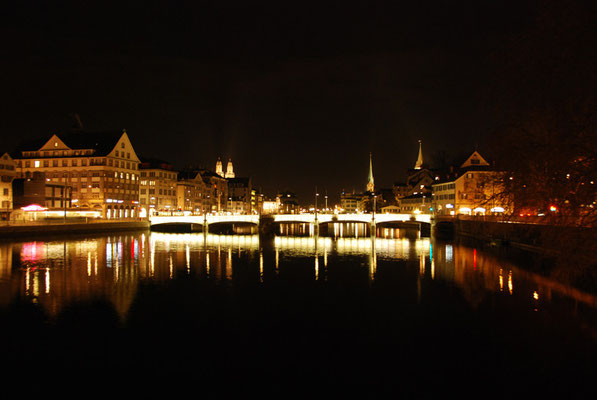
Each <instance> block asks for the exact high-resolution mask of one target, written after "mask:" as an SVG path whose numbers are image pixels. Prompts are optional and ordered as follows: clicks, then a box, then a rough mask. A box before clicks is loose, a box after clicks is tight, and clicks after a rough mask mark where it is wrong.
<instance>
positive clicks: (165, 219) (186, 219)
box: [149, 213, 431, 227]
mask: <svg viewBox="0 0 597 400" xmlns="http://www.w3.org/2000/svg"><path fill="white" fill-rule="evenodd" d="M266 218H267V219H268V222H273V223H304V224H314V225H320V224H326V223H333V222H345V223H349V222H354V223H365V224H382V223H390V222H418V223H424V224H430V223H431V216H430V215H426V214H418V215H412V214H389V213H388V214H378V213H375V214H374V213H371V214H320V213H305V214H272V215H266V216H260V215H257V214H248V215H217V214H216V215H214V214H204V215H154V216H151V217H149V223H150V226H156V225H165V224H191V225H201V226H203V227H205V226H209V225H212V224H222V223H227V224H253V225H260V223H261V222H262V221H263V220H264V219H266Z"/></svg>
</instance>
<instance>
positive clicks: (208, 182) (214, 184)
mask: <svg viewBox="0 0 597 400" xmlns="http://www.w3.org/2000/svg"><path fill="white" fill-rule="evenodd" d="M199 174H200V175H201V179H203V182H205V186H206V199H207V203H208V204H209V206H208V211H209V212H215V213H222V212H225V211H227V209H226V207H227V203H228V201H227V200H228V179H226V178H225V177H223V176H221V175H220V174H217V173H214V172H212V171H209V170H206V169H201V170H199Z"/></svg>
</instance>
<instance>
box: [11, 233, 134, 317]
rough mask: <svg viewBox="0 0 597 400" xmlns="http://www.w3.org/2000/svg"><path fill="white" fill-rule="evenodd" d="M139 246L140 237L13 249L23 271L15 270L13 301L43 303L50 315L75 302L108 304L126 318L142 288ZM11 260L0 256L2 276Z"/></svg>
mask: <svg viewBox="0 0 597 400" xmlns="http://www.w3.org/2000/svg"><path fill="white" fill-rule="evenodd" d="M139 242H140V241H139V237H138V236H130V235H125V236H113V237H103V238H98V239H95V240H68V241H50V242H45V241H37V242H23V243H14V244H11V245H9V246H10V251H11V252H14V253H15V254H18V257H19V259H18V260H17V262H18V265H19V266H20V268H18V269H14V270H12V271H11V274H12V276H11V277H10V280H11V281H13V282H15V283H17V285H11V287H13V289H14V290H15V291H16V292H12V293H11V296H13V297H14V296H19V297H24V298H28V299H31V300H32V301H35V302H37V303H39V304H41V305H42V306H43V308H44V310H45V311H46V312H47V313H48V315H50V316H55V315H57V314H59V313H60V311H61V310H62V309H63V308H64V307H65V306H67V305H69V304H71V303H74V302H80V301H87V300H97V299H105V300H108V301H109V302H110V303H112V304H113V305H114V308H115V310H116V311H117V312H118V314H119V315H120V316H121V317H124V316H125V315H126V313H127V312H128V310H129V307H130V305H131V303H132V301H133V299H134V298H135V295H136V291H137V287H138V279H139V277H138V273H137V271H138V269H137V266H138V265H139V263H142V260H141V258H140V253H141V249H140V243H139ZM0 253H2V252H1V251H0ZM6 261H7V260H6V259H5V258H4V257H2V254H0V271H2V270H3V268H5V266H6V264H4V263H5V262H6ZM7 301H8V302H10V301H11V299H7ZM5 304H6V303H5Z"/></svg>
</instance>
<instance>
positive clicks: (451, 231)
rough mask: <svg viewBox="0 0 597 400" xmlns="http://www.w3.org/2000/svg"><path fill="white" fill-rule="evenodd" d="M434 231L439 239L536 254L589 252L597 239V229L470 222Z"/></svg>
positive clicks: (442, 223) (444, 222)
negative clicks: (471, 241) (465, 240)
mask: <svg viewBox="0 0 597 400" xmlns="http://www.w3.org/2000/svg"><path fill="white" fill-rule="evenodd" d="M433 231H434V234H435V235H436V236H438V237H441V238H450V237H451V238H456V237H458V236H465V237H471V238H475V239H478V240H481V241H483V242H487V243H492V244H495V245H501V246H513V247H518V248H521V249H525V250H529V251H537V252H563V251H582V252H584V251H592V250H591V249H592V248H593V247H595V244H596V238H597V229H596V228H579V227H570V226H557V225H544V224H533V223H528V224H525V223H519V222H512V223H511V222H495V221H483V220H472V219H453V220H451V221H449V220H442V221H436V222H435V223H434V229H433Z"/></svg>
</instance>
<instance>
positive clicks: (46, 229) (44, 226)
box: [0, 220, 149, 238]
mask: <svg viewBox="0 0 597 400" xmlns="http://www.w3.org/2000/svg"><path fill="white" fill-rule="evenodd" d="M142 229H149V222H148V221H147V220H127V221H93V222H89V221H88V222H62V223H59V222H52V223H31V224H15V225H3V226H0V238H16V237H30V236H52V235H59V234H73V233H102V232H117V231H132V230H142Z"/></svg>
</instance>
